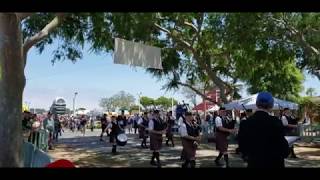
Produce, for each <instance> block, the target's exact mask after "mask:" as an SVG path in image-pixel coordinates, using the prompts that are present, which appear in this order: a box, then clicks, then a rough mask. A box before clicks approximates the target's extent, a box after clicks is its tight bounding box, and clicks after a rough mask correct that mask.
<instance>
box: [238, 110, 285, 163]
mask: <svg viewBox="0 0 320 180" xmlns="http://www.w3.org/2000/svg"><path fill="white" fill-rule="evenodd" d="M284 136H285V131H284V126H283V125H282V123H281V121H280V120H279V119H278V118H277V117H274V116H270V115H269V114H268V113H267V112H264V111H257V112H256V113H254V114H253V115H252V116H251V117H249V118H248V119H247V120H245V121H242V122H241V125H240V130H239V135H238V138H239V148H240V151H241V153H243V154H244V155H246V156H247V157H248V167H284V159H285V158H286V157H288V155H289V145H288V142H287V140H286V139H285V137H284Z"/></svg>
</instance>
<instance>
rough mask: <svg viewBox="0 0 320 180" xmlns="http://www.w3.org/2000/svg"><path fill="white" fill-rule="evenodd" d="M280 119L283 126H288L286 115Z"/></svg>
mask: <svg viewBox="0 0 320 180" xmlns="http://www.w3.org/2000/svg"><path fill="white" fill-rule="evenodd" d="M281 121H282V124H283V125H284V126H288V124H289V123H288V120H287V118H286V116H282V117H281Z"/></svg>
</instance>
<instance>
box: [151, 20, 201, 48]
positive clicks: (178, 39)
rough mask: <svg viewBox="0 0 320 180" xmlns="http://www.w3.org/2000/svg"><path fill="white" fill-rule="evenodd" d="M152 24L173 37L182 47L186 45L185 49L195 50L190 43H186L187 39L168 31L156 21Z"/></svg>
mask: <svg viewBox="0 0 320 180" xmlns="http://www.w3.org/2000/svg"><path fill="white" fill-rule="evenodd" d="M154 26H155V27H156V28H158V29H159V30H160V31H162V32H165V33H167V35H169V36H170V37H171V38H172V39H174V40H175V41H178V42H180V43H181V44H182V45H183V46H184V47H186V48H187V49H189V50H190V51H192V52H195V50H194V49H193V47H192V46H191V45H190V43H188V42H187V41H185V40H183V39H180V38H178V37H177V36H175V35H173V33H172V32H171V31H169V30H168V29H166V28H164V27H162V26H160V25H159V24H157V23H154Z"/></svg>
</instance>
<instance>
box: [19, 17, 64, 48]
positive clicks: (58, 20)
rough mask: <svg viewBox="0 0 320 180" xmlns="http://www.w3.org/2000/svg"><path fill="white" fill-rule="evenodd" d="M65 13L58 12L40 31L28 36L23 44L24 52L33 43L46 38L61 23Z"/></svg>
mask: <svg viewBox="0 0 320 180" xmlns="http://www.w3.org/2000/svg"><path fill="white" fill-rule="evenodd" d="M64 15H65V14H64V13H59V14H57V16H56V17H55V18H54V19H53V20H52V21H51V22H50V23H49V24H47V25H46V26H45V27H44V28H43V29H42V30H41V31H40V32H38V33H37V34H35V35H34V36H32V37H30V38H28V39H27V40H26V42H25V43H24V44H23V52H24V54H27V52H28V51H29V49H30V48H31V47H32V46H33V45H35V44H36V43H38V42H39V41H41V40H43V39H44V38H46V37H47V36H48V35H49V34H50V33H51V32H52V31H53V30H54V29H55V28H56V27H57V26H58V25H59V24H60V23H61V21H62V19H63V17H64Z"/></svg>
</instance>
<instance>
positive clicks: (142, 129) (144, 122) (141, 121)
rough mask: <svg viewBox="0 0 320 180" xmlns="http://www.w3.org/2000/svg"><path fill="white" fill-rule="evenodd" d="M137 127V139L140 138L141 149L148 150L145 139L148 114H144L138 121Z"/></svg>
mask: <svg viewBox="0 0 320 180" xmlns="http://www.w3.org/2000/svg"><path fill="white" fill-rule="evenodd" d="M137 124H138V127H139V138H142V142H141V147H142V148H148V146H147V138H148V135H147V134H148V131H147V128H148V125H149V119H148V113H147V112H144V113H143V116H142V117H141V118H140V119H139V120H138V123H137Z"/></svg>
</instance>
